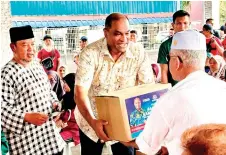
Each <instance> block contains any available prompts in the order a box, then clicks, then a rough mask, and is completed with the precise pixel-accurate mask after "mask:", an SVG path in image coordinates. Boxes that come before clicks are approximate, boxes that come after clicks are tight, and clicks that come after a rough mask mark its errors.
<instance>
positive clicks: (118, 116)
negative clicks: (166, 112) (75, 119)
mask: <svg viewBox="0 0 226 155" xmlns="http://www.w3.org/2000/svg"><path fill="white" fill-rule="evenodd" d="M170 88H171V84H145V85H139V86H135V87H130V88H126V89H122V90H118V91H114V92H109V93H107V94H105V95H103V96H96V97H95V99H96V106H97V112H98V118H99V119H103V120H106V121H108V125H106V126H105V131H106V133H107V135H108V137H110V138H111V139H113V140H118V141H125V142H127V141H131V140H133V139H135V138H136V137H137V136H138V135H139V134H140V133H141V132H142V130H143V129H144V126H145V121H146V119H147V117H148V116H149V115H150V112H151V109H152V107H153V105H154V104H155V103H156V101H157V100H158V99H159V98H160V96H162V95H163V94H165V93H166V92H167V91H168V90H169V89H170ZM134 103H136V104H134ZM135 106H136V108H135ZM137 109H139V111H138V110H137Z"/></svg>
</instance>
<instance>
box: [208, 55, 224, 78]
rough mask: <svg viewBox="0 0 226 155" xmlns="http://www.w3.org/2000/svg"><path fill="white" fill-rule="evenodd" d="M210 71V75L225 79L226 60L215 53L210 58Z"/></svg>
mask: <svg viewBox="0 0 226 155" xmlns="http://www.w3.org/2000/svg"><path fill="white" fill-rule="evenodd" d="M209 65H210V71H209V72H208V74H209V75H211V76H213V77H215V78H217V79H220V80H225V70H226V66H225V61H224V59H223V58H222V57H221V56H219V55H214V56H212V57H211V58H210V60H209Z"/></svg>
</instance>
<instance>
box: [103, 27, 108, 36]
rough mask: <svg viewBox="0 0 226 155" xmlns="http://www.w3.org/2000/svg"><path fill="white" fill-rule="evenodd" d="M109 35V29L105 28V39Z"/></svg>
mask: <svg viewBox="0 0 226 155" xmlns="http://www.w3.org/2000/svg"><path fill="white" fill-rule="evenodd" d="M107 33H108V30H107V28H104V37H105V38H106V37H107V36H108V35H107Z"/></svg>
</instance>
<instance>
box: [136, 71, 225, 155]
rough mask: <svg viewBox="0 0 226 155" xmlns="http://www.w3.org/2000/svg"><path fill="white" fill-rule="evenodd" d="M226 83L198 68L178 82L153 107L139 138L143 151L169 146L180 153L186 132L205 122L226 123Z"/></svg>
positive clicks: (148, 151)
mask: <svg viewBox="0 0 226 155" xmlns="http://www.w3.org/2000/svg"><path fill="white" fill-rule="evenodd" d="M225 95H226V83H225V82H223V81H221V80H218V79H215V78H213V77H211V76H209V75H207V74H206V73H205V72H204V71H196V72H193V73H191V74H190V75H188V76H187V77H186V78H185V79H184V80H182V81H180V82H179V83H178V84H176V85H175V86H174V87H173V88H172V89H171V90H170V91H169V92H168V93H166V94H165V95H164V96H162V97H161V98H160V100H159V101H158V103H156V104H155V106H154V107H153V109H152V113H151V114H150V116H149V118H148V120H147V122H146V125H145V129H144V130H143V132H142V133H141V134H140V135H139V136H138V138H137V139H136V143H137V145H138V146H139V149H140V151H141V152H143V153H146V154H148V155H153V154H155V153H156V152H157V151H158V150H159V149H160V147H161V146H166V147H167V149H168V151H169V154H173V155H179V154H181V153H182V149H181V148H180V137H181V135H182V133H183V132H184V131H185V130H186V129H188V128H190V127H192V126H194V125H200V124H205V123H226V119H225V118H226V112H225V109H226V98H225Z"/></svg>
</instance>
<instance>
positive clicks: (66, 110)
mask: <svg viewBox="0 0 226 155" xmlns="http://www.w3.org/2000/svg"><path fill="white" fill-rule="evenodd" d="M63 80H64V81H65V83H67V85H68V86H69V88H70V91H69V92H66V93H65V94H64V95H63V100H62V112H61V114H60V115H59V119H58V120H57V122H56V123H57V125H58V126H59V127H60V128H62V129H61V132H60V134H61V136H62V137H63V139H64V140H65V141H69V140H70V139H72V140H73V141H74V144H75V145H78V144H79V143H80V138H79V127H78V125H77V122H76V120H75V116H74V109H75V107H76V103H75V101H74V85H75V73H70V74H67V75H66V76H65V77H64V78H63ZM65 123H66V124H67V125H66V126H65Z"/></svg>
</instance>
